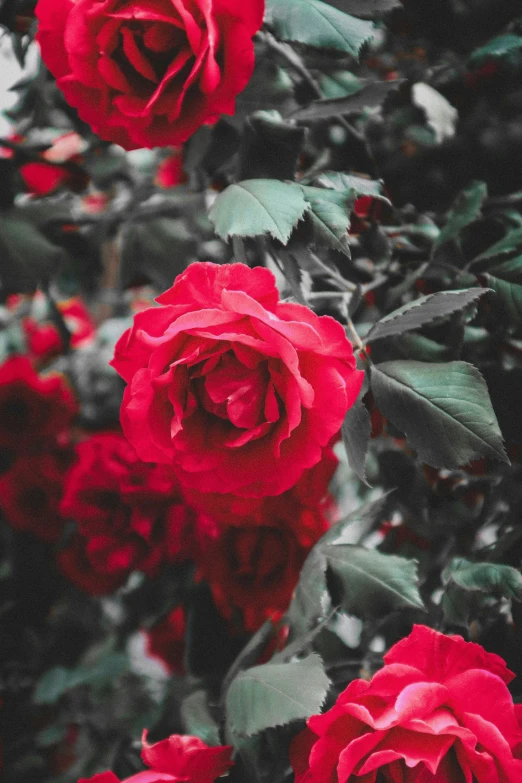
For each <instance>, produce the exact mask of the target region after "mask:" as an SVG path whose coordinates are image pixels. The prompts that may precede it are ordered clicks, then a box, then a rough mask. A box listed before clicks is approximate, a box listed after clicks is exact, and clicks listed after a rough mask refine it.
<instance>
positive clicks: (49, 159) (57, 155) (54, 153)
mask: <svg viewBox="0 0 522 783" xmlns="http://www.w3.org/2000/svg"><path fill="white" fill-rule="evenodd" d="M84 146H85V143H84V141H83V139H82V137H81V136H80V135H79V134H78V133H75V132H74V131H72V132H71V133H65V134H64V135H63V136H59V137H58V138H56V139H55V140H54V141H53V143H52V146H51V147H49V149H48V150H45V152H43V153H42V155H41V158H42V162H41V163H40V162H38V161H35V162H31V163H24V165H23V166H20V174H21V175H22V177H23V180H24V182H25V186H26V188H27V190H28V191H29V192H30V193H32V194H33V195H35V196H47V195H48V194H49V193H53V191H55V190H57V189H58V188H59V187H62V186H64V185H67V186H69V187H70V189H71V190H83V189H84V188H85V187H86V186H87V184H88V181H89V178H88V176H87V174H86V173H85V172H83V171H82V169H81V168H80V167H76V168H73V167H71V166H67V165H59V164H67V163H69V164H70V163H81V162H82V157H81V153H82V151H83V148H84Z"/></svg>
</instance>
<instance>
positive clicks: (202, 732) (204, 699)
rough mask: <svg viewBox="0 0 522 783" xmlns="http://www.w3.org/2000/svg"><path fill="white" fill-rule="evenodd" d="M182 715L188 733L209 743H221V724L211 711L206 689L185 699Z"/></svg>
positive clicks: (181, 710) (181, 709) (181, 707)
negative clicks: (219, 724)
mask: <svg viewBox="0 0 522 783" xmlns="http://www.w3.org/2000/svg"><path fill="white" fill-rule="evenodd" d="M180 715H181V720H182V721H183V728H184V729H185V731H186V733H187V734H191V735H192V736H194V737H199V738H200V739H202V740H203V742H206V744H207V745H211V746H214V745H219V744H220V741H221V740H220V737H219V726H218V725H217V723H216V721H215V720H214V718H213V717H212V715H211V713H210V710H209V707H208V696H207V692H206V691H204V690H203V689H201V690H197V691H194V692H193V693H191V694H190V695H189V696H187V697H186V698H185V699H183V701H182V702H181V706H180Z"/></svg>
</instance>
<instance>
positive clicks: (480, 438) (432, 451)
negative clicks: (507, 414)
mask: <svg viewBox="0 0 522 783" xmlns="http://www.w3.org/2000/svg"><path fill="white" fill-rule="evenodd" d="M371 388H372V392H373V394H374V396H375V401H376V403H377V406H378V408H379V410H380V411H381V413H382V414H383V415H384V416H386V418H388V419H389V420H390V421H391V422H392V424H393V425H395V426H396V427H397V428H398V429H400V430H401V431H402V432H404V433H405V435H406V437H407V438H408V441H409V443H410V445H411V446H412V448H414V449H415V450H416V451H417V452H418V456H419V459H420V460H421V462H425V463H426V464H428V465H431V466H432V467H434V468H454V469H457V468H459V467H461V466H462V465H465V464H467V463H468V462H470V461H471V460H473V459H477V458H479V457H492V458H493V459H497V460H500V461H501V462H509V460H508V459H507V456H506V453H505V450H504V446H503V443H502V435H501V433H500V429H499V426H498V422H497V419H496V416H495V412H494V411H493V408H492V406H491V401H490V399H489V394H488V389H487V386H486V383H485V381H484V379H483V377H482V375H481V374H480V373H479V371H478V370H477V369H476V367H473V365H471V364H468V363H467V362H447V363H442V364H441V363H438V362H437V363H433V364H431V363H430V364H428V363H425V362H415V361H392V362H385V363H383V364H379V365H374V366H373V367H372V370H371Z"/></svg>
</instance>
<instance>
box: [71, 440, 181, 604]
mask: <svg viewBox="0 0 522 783" xmlns="http://www.w3.org/2000/svg"><path fill="white" fill-rule="evenodd" d="M76 457H77V462H76V464H75V465H74V466H73V468H72V469H71V471H70V472H69V474H68V476H67V478H66V482H65V492H64V497H63V500H62V503H61V512H62V515H63V516H64V517H66V518H70V519H73V520H74V521H75V522H76V523H77V525H78V534H77V535H76V536H75V537H74V538H73V539H72V540H71V542H70V544H69V545H68V546H67V547H66V548H65V549H64V550H63V551H62V553H61V554H60V564H61V567H62V570H63V571H64V572H65V573H66V575H67V576H68V577H69V578H70V579H71V580H72V581H74V582H76V583H77V584H78V585H79V586H80V587H82V588H83V589H84V590H87V591H88V592H91V593H93V594H100V593H104V592H108V591H110V590H113V589H115V588H116V587H118V586H119V585H121V584H123V583H124V582H125V580H126V579H127V577H128V575H129V574H130V573H131V571H133V570H140V571H143V572H145V573H146V574H148V575H149V576H153V575H154V574H155V573H156V572H157V570H158V568H159V566H160V564H161V563H162V562H165V561H167V562H176V561H179V560H182V559H184V558H185V557H186V554H187V553H186V552H185V551H183V547H184V543H183V542H184V539H183V531H185V529H186V528H187V526H188V522H189V519H190V520H191V519H192V512H191V510H190V509H189V508H188V507H187V505H186V503H185V501H184V499H183V497H182V495H181V494H180V490H179V485H178V482H177V479H176V477H175V475H174V473H173V472H172V470H171V469H170V468H169V467H168V466H166V465H150V464H145V463H143V462H141V460H139V459H138V457H137V456H136V453H135V451H134V449H133V448H132V446H130V445H129V444H128V443H127V441H126V440H125V438H124V437H123V436H122V435H120V434H119V433H100V434H97V435H93V436H92V437H91V438H89V439H87V440H85V441H83V442H81V443H79V444H78V445H77V446H76Z"/></svg>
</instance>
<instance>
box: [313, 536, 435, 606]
mask: <svg viewBox="0 0 522 783" xmlns="http://www.w3.org/2000/svg"><path fill="white" fill-rule="evenodd" d="M322 551H323V553H324V555H325V557H326V559H327V562H328V567H329V568H330V570H331V572H332V573H333V575H334V576H335V577H336V587H337V591H338V593H339V600H340V604H341V606H342V608H343V609H344V610H345V611H346V612H348V613H349V614H355V615H358V616H362V617H376V616H379V615H383V614H387V613H388V612H392V611H393V610H395V609H404V608H410V609H423V608H424V604H423V602H422V599H421V597H420V595H419V589H418V586H417V563H416V562H415V561H414V560H407V559H406V558H404V557H398V556H397V555H385V554H383V553H382V552H378V551H376V550H375V549H365V548H364V547H362V546H354V545H352V544H338V545H332V544H330V545H327V546H325V547H323V550H322Z"/></svg>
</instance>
